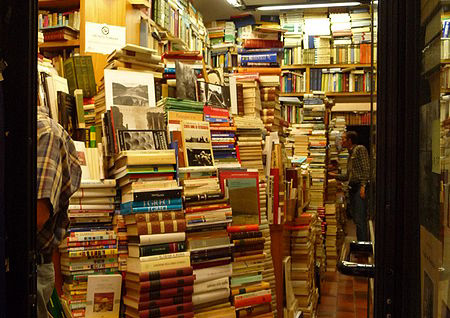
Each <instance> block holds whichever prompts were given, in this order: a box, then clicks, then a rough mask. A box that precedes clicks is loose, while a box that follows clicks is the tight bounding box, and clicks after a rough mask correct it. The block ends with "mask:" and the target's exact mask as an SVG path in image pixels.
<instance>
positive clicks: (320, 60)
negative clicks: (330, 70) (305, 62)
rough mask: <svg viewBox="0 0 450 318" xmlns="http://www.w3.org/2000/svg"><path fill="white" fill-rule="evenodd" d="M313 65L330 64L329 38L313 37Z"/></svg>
mask: <svg viewBox="0 0 450 318" xmlns="http://www.w3.org/2000/svg"><path fill="white" fill-rule="evenodd" d="M314 48H315V49H316V50H315V56H314V64H330V63H331V44H330V38H329V37H324V36H319V37H314Z"/></svg>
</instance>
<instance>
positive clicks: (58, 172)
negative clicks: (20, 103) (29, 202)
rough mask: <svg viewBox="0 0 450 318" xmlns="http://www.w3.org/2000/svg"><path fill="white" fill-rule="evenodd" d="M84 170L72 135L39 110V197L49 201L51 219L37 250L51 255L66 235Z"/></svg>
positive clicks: (43, 231)
mask: <svg viewBox="0 0 450 318" xmlns="http://www.w3.org/2000/svg"><path fill="white" fill-rule="evenodd" d="M80 180H81V167H80V165H79V162H78V157H77V153H76V150H75V146H74V144H73V142H72V139H71V138H70V136H69V134H68V133H67V132H66V131H65V130H64V129H63V128H62V127H61V126H60V125H59V124H58V123H56V122H55V121H54V120H52V119H51V118H50V117H48V115H47V114H46V113H45V112H42V111H40V110H38V121H37V196H38V199H49V201H50V203H51V207H52V208H51V211H50V217H49V219H48V220H47V222H46V223H45V224H44V226H43V227H42V229H41V230H40V231H39V232H38V234H37V242H36V248H37V251H38V252H39V253H41V254H46V255H48V254H51V253H52V251H53V249H54V248H55V247H57V246H58V245H59V244H60V243H61V241H62V240H63V239H64V237H65V235H66V229H67V226H68V224H69V218H68V215H67V208H68V206H69V198H70V197H71V195H72V194H73V193H74V192H75V191H76V190H78V188H79V186H80Z"/></svg>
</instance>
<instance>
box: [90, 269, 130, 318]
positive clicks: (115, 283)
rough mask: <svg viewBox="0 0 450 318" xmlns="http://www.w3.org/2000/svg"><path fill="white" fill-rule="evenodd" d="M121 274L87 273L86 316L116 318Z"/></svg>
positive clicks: (117, 315)
mask: <svg viewBox="0 0 450 318" xmlns="http://www.w3.org/2000/svg"><path fill="white" fill-rule="evenodd" d="M121 287H122V276H121V275H120V274H114V275H89V276H88V283H87V295H86V314H85V315H86V316H85V317H86V318H118V317H119V309H120V296H121Z"/></svg>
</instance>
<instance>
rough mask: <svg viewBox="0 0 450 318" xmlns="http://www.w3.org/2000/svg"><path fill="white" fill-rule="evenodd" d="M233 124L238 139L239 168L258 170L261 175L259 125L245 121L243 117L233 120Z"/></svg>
mask: <svg viewBox="0 0 450 318" xmlns="http://www.w3.org/2000/svg"><path fill="white" fill-rule="evenodd" d="M235 123H236V126H237V131H236V134H237V137H238V141H237V144H238V147H239V158H240V161H241V166H242V167H243V168H247V169H258V171H260V173H261V174H262V173H263V169H264V166H263V162H262V135H261V130H262V129H261V126H260V125H261V124H262V122H261V121H260V125H258V123H257V122H256V120H255V119H253V121H251V120H250V122H249V120H248V119H246V118H245V117H242V118H239V117H236V118H235Z"/></svg>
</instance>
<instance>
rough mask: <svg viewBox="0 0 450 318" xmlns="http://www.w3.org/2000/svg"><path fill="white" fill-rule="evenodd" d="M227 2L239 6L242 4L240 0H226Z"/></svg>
mask: <svg viewBox="0 0 450 318" xmlns="http://www.w3.org/2000/svg"><path fill="white" fill-rule="evenodd" d="M227 2H228V4H230V5H232V6H233V7H236V8H239V7H240V6H242V3H241V1H240V0H227Z"/></svg>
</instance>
